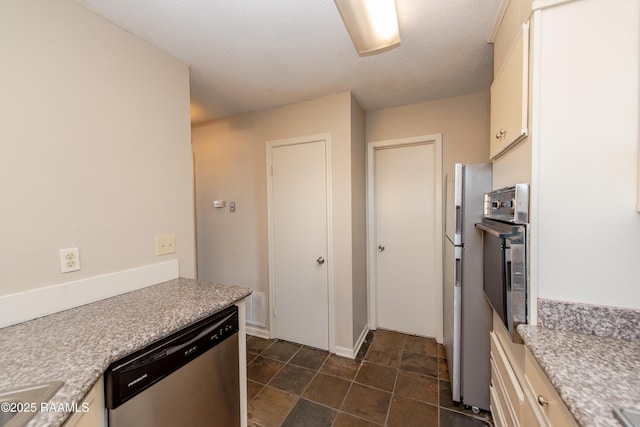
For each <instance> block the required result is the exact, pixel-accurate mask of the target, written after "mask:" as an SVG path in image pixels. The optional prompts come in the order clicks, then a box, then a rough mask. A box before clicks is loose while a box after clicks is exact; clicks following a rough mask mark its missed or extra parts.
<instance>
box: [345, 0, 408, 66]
mask: <svg viewBox="0 0 640 427" xmlns="http://www.w3.org/2000/svg"><path fill="white" fill-rule="evenodd" d="M334 1H335V3H336V6H337V7H338V10H339V11H340V16H342V20H343V21H344V25H345V26H346V27H347V31H349V35H350V36H351V40H352V41H353V44H354V46H355V47H356V50H357V51H358V54H359V55H360V56H366V55H373V54H375V53H380V52H383V51H385V50H388V49H391V48H393V47H396V46H398V45H399V44H400V31H399V30H398V17H397V15H396V4H395V0H334Z"/></svg>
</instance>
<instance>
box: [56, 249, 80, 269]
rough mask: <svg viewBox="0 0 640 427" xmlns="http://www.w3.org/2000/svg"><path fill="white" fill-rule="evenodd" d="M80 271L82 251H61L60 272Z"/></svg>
mask: <svg viewBox="0 0 640 427" xmlns="http://www.w3.org/2000/svg"><path fill="white" fill-rule="evenodd" d="M78 270H80V251H79V250H78V248H67V249H60V272H61V273H69V272H70V271H78Z"/></svg>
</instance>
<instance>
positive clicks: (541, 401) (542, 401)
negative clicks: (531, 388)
mask: <svg viewBox="0 0 640 427" xmlns="http://www.w3.org/2000/svg"><path fill="white" fill-rule="evenodd" d="M548 404H549V401H548V400H547V399H545V398H544V396H543V395H541V394H539V395H538V405H540V406H544V405H548Z"/></svg>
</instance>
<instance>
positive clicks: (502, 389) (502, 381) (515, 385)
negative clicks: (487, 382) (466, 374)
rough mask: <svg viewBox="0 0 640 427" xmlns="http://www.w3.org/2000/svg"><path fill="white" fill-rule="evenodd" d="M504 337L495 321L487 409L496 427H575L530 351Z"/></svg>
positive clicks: (572, 419) (571, 417) (574, 422)
mask: <svg viewBox="0 0 640 427" xmlns="http://www.w3.org/2000/svg"><path fill="white" fill-rule="evenodd" d="M505 334H506V331H505V330H501V329H500V328H499V327H496V324H495V322H494V330H493V331H491V333H490V336H491V386H490V398H491V403H490V405H491V408H490V409H491V414H492V416H493V421H494V423H495V425H496V427H574V426H575V427H577V426H578V424H577V423H576V421H575V419H574V418H573V416H572V415H571V413H570V412H569V410H568V409H567V407H566V406H565V404H564V402H563V401H562V399H561V398H560V396H559V395H558V393H557V392H556V390H555V388H554V387H553V385H551V383H550V382H549V379H548V378H547V376H546V375H545V374H544V372H543V370H542V368H541V367H540V365H538V362H536V360H535V358H534V357H533V354H531V351H529V349H527V348H525V347H524V346H523V345H521V344H513V343H512V342H510V341H508V338H509V337H508V336H506V335H505ZM501 338H502V339H501ZM503 343H504V345H503ZM520 350H522V351H520ZM520 355H522V356H523V359H524V360H523V362H524V363H519V362H520V360H519V359H520V357H519V356H520Z"/></svg>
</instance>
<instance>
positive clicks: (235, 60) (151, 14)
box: [76, 0, 500, 124]
mask: <svg viewBox="0 0 640 427" xmlns="http://www.w3.org/2000/svg"><path fill="white" fill-rule="evenodd" d="M76 2H77V3H79V4H81V5H83V6H85V7H87V8H88V9H90V10H92V11H94V12H95V13H97V14H98V15H101V16H102V17H104V18H105V19H107V20H108V21H111V22H113V23H114V24H116V25H118V26H120V27H122V28H124V29H126V30H128V31H129V32H131V33H133V34H135V35H136V36H138V37H140V38H142V39H144V40H146V41H148V42H150V43H151V44H153V45H155V46H158V47H159V48H161V49H162V50H164V51H166V52H168V53H170V54H171V55H173V56H175V57H176V58H178V59H180V60H182V61H183V62H185V63H187V64H189V66H190V76H191V102H192V122H193V123H194V124H195V123H201V122H204V121H207V120H212V119H216V118H221V117H225V116H230V115H234V114H238V113H244V112H248V111H254V110H261V109H265V108H270V107H275V106H280V105H286V104H291V103H295V102H299V101H304V100H309V99H314V98H318V97H321V96H325V95H329V94H333V93H339V92H343V91H348V90H350V91H352V92H353V94H354V96H355V97H356V99H357V100H358V102H359V103H360V105H361V106H362V107H363V108H364V109H365V110H366V111H369V110H375V109H379V108H384V107H392V106H397V105H403V104H410V103H415V102H422V101H428V100H433V99H439V98H444V97H449V96H455V95H460V94H464V93H470V92H473V91H477V90H481V89H486V88H488V87H489V84H490V81H491V68H492V67H491V64H492V47H491V45H490V44H489V43H488V42H487V39H488V37H489V33H490V31H491V28H492V26H493V21H494V19H495V16H496V13H497V10H498V6H499V4H500V0H396V5H397V9H398V20H399V24H400V36H401V39H402V42H401V44H400V46H399V47H398V48H395V49H392V50H390V51H387V52H384V53H381V54H379V55H374V56H367V57H359V56H358V54H357V53H356V50H355V48H354V47H353V44H352V43H351V39H350V38H349V35H348V33H347V31H346V29H345V28H344V25H343V23H342V20H341V18H340V14H339V12H338V10H337V8H336V6H335V4H334V2H333V1H332V0H76Z"/></svg>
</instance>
